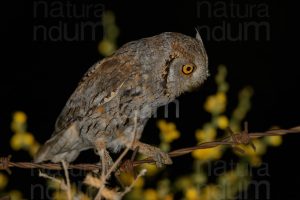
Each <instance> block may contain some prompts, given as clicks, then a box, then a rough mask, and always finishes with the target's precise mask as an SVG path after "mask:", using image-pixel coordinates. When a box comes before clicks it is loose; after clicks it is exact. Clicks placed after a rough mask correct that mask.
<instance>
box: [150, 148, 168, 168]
mask: <svg viewBox="0 0 300 200" xmlns="http://www.w3.org/2000/svg"><path fill="white" fill-rule="evenodd" d="M153 159H154V160H155V161H156V162H155V164H156V166H157V167H163V165H164V164H165V165H171V164H172V163H173V162H172V160H171V158H170V156H169V155H168V154H167V153H165V152H163V151H161V150H160V149H159V151H157V152H156V153H155V154H154V156H153Z"/></svg>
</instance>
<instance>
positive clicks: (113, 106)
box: [35, 32, 208, 164]
mask: <svg viewBox="0 0 300 200" xmlns="http://www.w3.org/2000/svg"><path fill="white" fill-rule="evenodd" d="M207 76H208V69H207V55H206V52H205V49H204V47H203V44H202V41H201V38H200V35H199V34H198V33H197V35H196V38H192V37H189V36H186V35H183V34H180V33H171V32H167V33H162V34H160V35H156V36H153V37H149V38H143V39H140V40H136V41H133V42H129V43H127V44H125V45H123V46H122V47H121V48H120V49H118V50H117V51H116V52H115V53H114V54H113V55H111V56H109V57H107V58H104V59H103V60H101V61H99V62H97V63H96V64H95V65H94V66H92V67H91V68H90V69H89V70H88V72H87V73H86V74H85V75H84V77H83V78H82V80H81V82H80V83H79V85H78V87H77V88H76V90H75V91H74V93H73V94H72V96H71V97H70V98H69V100H68V102H67V103H66V105H65V107H64V109H63V110H62V112H61V114H60V115H59V117H58V119H57V121H56V124H55V131H54V133H53V135H52V137H51V139H49V140H48V141H47V142H46V143H45V145H44V146H43V147H42V148H41V149H40V150H39V152H38V154H37V155H36V157H35V162H42V161H46V160H51V161H52V162H59V161H61V160H62V159H63V160H66V161H68V162H71V161H73V160H74V159H76V157H77V156H78V154H79V152H80V151H82V150H85V149H89V148H94V149H99V148H101V147H99V144H102V148H103V146H105V148H107V149H109V150H111V151H114V152H116V151H118V150H119V149H120V148H122V147H124V146H129V144H132V143H131V141H132V140H133V139H134V138H133V137H134V136H135V142H134V143H133V146H131V148H132V149H133V148H136V147H139V151H140V152H141V153H143V154H146V155H147V156H151V157H153V158H154V159H155V160H156V161H157V162H159V163H164V164H170V163H171V162H172V161H171V159H170V158H169V156H168V155H167V154H166V153H163V152H162V151H160V150H159V149H158V148H156V147H153V146H150V145H147V144H144V143H141V142H139V139H140V137H141V134H142V131H143V128H144V126H145V124H146V122H147V120H148V119H149V117H151V115H152V113H153V112H154V111H156V109H157V107H159V106H162V105H165V104H168V103H169V102H171V101H173V100H174V99H175V98H176V97H177V96H179V95H180V94H181V93H183V92H185V91H188V90H190V89H192V88H196V87H198V86H200V85H201V84H202V83H203V81H204V80H205V79H206V78H207ZM134 113H137V118H135V117H134V116H135V114H134ZM134 119H137V123H136V125H137V126H136V128H137V129H136V134H134ZM100 146H101V145H100Z"/></svg>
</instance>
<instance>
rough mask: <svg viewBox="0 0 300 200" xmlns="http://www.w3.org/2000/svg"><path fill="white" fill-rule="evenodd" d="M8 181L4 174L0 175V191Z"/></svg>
mask: <svg viewBox="0 0 300 200" xmlns="http://www.w3.org/2000/svg"><path fill="white" fill-rule="evenodd" d="M7 182H8V179H7V176H6V175H5V174H2V173H0V190H2V189H4V188H5V187H6V185H7Z"/></svg>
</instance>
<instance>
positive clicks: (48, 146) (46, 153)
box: [34, 125, 81, 163]
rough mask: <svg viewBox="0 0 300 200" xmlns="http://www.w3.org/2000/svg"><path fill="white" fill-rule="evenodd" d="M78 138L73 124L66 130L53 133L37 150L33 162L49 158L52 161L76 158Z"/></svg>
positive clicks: (67, 160)
mask: <svg viewBox="0 0 300 200" xmlns="http://www.w3.org/2000/svg"><path fill="white" fill-rule="evenodd" d="M79 141H81V140H80V138H79V133H78V131H77V130H76V128H75V126H74V125H71V126H70V127H69V128H68V129H67V130H64V131H62V132H59V133H57V134H55V135H53V136H52V137H51V138H50V139H49V140H48V141H47V142H46V143H45V144H44V145H43V146H42V147H41V148H40V149H39V151H38V152H37V154H36V155H35V157H34V162H35V163H40V162H43V161H47V160H51V161H52V162H55V163H57V162H60V161H62V160H64V161H66V162H72V161H73V160H75V159H76V158H77V156H78V155H79V153H80V151H81V149H80V148H76V147H78V144H79Z"/></svg>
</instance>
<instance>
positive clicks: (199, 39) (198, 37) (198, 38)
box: [195, 28, 203, 45]
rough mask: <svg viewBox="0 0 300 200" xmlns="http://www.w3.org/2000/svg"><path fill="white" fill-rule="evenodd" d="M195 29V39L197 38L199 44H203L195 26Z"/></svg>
mask: <svg viewBox="0 0 300 200" xmlns="http://www.w3.org/2000/svg"><path fill="white" fill-rule="evenodd" d="M195 30H196V40H198V42H199V43H200V44H201V45H203V42H202V39H201V36H200V33H199V31H198V29H197V28H195Z"/></svg>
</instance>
